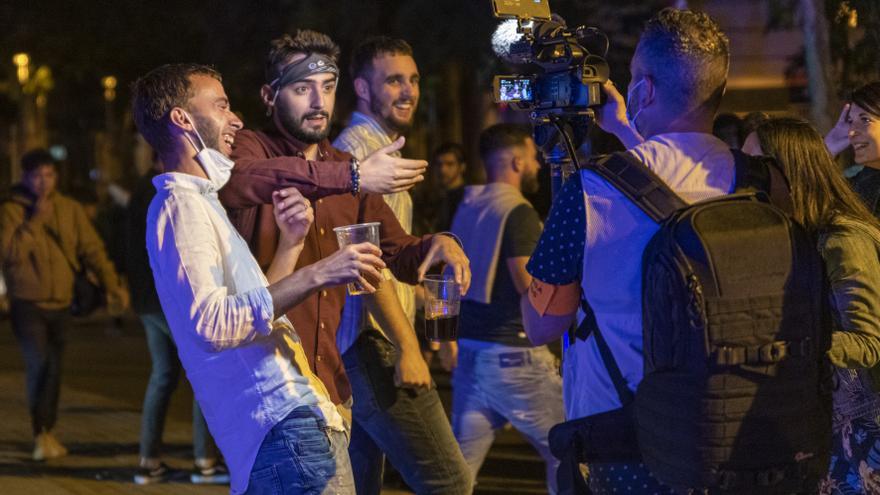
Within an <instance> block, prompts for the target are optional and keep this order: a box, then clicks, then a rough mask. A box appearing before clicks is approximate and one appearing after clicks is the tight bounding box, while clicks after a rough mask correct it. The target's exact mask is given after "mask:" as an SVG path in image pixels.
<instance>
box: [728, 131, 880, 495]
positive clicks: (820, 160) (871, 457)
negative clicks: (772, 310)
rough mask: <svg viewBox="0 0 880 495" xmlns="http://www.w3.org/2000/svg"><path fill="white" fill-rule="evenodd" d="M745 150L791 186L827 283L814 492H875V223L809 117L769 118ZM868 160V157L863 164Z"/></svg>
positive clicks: (879, 242)
mask: <svg viewBox="0 0 880 495" xmlns="http://www.w3.org/2000/svg"><path fill="white" fill-rule="evenodd" d="M743 151H745V152H746V153H749V154H753V155H769V156H772V157H773V158H775V159H776V161H777V162H778V163H779V164H780V165H781V166H782V169H783V172H784V173H785V175H786V177H787V178H788V181H789V184H790V186H791V197H792V203H793V207H794V215H793V216H794V219H795V220H797V221H798V223H800V224H801V225H803V226H804V227H806V229H807V230H808V231H809V232H810V233H811V234H813V235H814V236H815V237H816V238H817V239H818V246H819V252H820V253H821V254H822V258H823V259H824V260H825V271H826V273H827V276H828V282H829V284H830V287H831V297H830V298H829V301H830V302H831V309H832V315H833V320H834V321H833V323H832V325H833V327H832V329H833V332H832V333H831V350H830V351H829V352H828V357H829V359H830V361H831V363H832V364H834V366H835V369H834V384H835V387H834V393H833V404H834V415H833V416H832V417H833V418H834V423H833V425H832V432H833V443H832V457H831V458H832V461H831V467H830V471H829V473H828V478H827V479H826V480H825V481H824V482H823V484H822V488H821V490H820V492H819V493H822V494H828V495H831V494H835V495H836V494H846V493H877V491H878V489H880V486H878V485H877V482H876V481H875V478H876V477H877V476H878V474H880V459H878V453H880V421H878V417H880V388H878V382H877V381H876V380H877V378H880V374H878V373H875V372H873V371H871V370H872V369H873V368H874V367H875V366H876V365H877V363H880V257H878V256H880V222H878V221H877V219H876V218H874V216H873V215H872V214H871V212H870V211H868V209H867V208H866V207H865V205H864V204H863V203H862V201H861V198H860V197H859V196H858V195H857V194H856V193H855V192H853V190H852V189H851V188H850V187H849V185H848V184H847V182H846V179H845V178H844V177H843V174H842V173H841V172H840V169H839V168H838V167H837V164H836V163H834V160H833V159H832V158H831V155H830V154H829V153H828V150H827V149H826V148H825V145H824V143H823V142H822V137H821V136H820V135H819V132H818V131H817V130H816V129H815V128H814V127H813V126H812V125H811V124H810V123H808V122H805V121H802V120H798V119H792V118H781V119H770V120H768V121H766V122H764V123H763V124H761V125H759V126H758V128H757V130H756V131H755V132H753V133H752V134H750V135H749V136H748V137H747V138H746V146H745V147H744V148H743ZM869 163H870V162H869Z"/></svg>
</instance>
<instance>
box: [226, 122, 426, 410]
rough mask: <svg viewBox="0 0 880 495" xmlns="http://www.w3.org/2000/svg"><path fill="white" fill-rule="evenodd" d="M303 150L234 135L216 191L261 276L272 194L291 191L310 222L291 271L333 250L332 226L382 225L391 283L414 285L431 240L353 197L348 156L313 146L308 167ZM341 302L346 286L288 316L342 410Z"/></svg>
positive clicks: (369, 200) (382, 206)
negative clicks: (305, 205)
mask: <svg viewBox="0 0 880 495" xmlns="http://www.w3.org/2000/svg"><path fill="white" fill-rule="evenodd" d="M305 147H306V146H305V144H303V143H301V142H298V141H295V140H293V139H290V138H286V137H284V136H282V135H281V134H280V133H278V132H277V131H275V130H274V129H272V130H266V131H249V130H245V131H240V132H238V134H236V136H235V149H234V150H233V152H232V158H233V160H235V167H234V168H233V170H232V177H231V178H230V180H229V183H228V184H227V185H226V186H225V187H224V188H223V189H222V190H221V191H220V201H221V202H222V203H223V205H224V206H225V207H226V210H227V211H228V213H229V218H230V220H231V221H232V224H233V225H235V227H236V228H237V229H238V231H239V232H240V233H241V235H242V236H243V237H244V239H245V240H246V241H247V242H248V245H249V246H250V248H251V251H252V252H253V253H254V256H255V257H256V258H257V261H258V262H259V263H260V266H261V267H263V269H264V270H266V269H267V268H268V267H269V264H270V263H271V262H272V258H273V256H274V254H275V248H276V246H277V243H278V228H277V226H276V225H275V219H274V216H273V214H272V192H273V191H275V190H278V189H281V188H285V187H291V186H292V187H296V188H297V189H298V190H299V191H300V192H301V193H302V194H303V196H305V197H307V198H309V199H310V200H311V201H312V207H313V208H314V210H315V221H314V223H313V224H312V227H311V230H310V231H309V234H308V235H307V236H306V239H305V246H304V248H303V251H302V253H301V254H300V256H299V261H298V262H297V269H299V268H301V267H303V266H307V265H310V264H312V263H315V262H316V261H319V260H321V259H322V258H325V257H327V256H329V255H330V254H333V253H334V252H335V251H337V250H338V249H339V246H338V244H337V242H336V234H335V233H334V232H333V228H334V227H339V226H342V225H351V224H355V223H364V222H381V224H382V225H381V227H380V230H379V235H380V237H381V248H382V259H383V260H384V261H385V263H386V264H387V265H388V268H390V269H391V272H392V273H393V274H394V276H395V277H396V278H397V279H398V280H400V281H402V282H406V283H411V284H415V283H417V279H418V266H419V264H420V263H421V260H422V259H424V257H425V256H426V254H427V252H428V249H429V248H430V247H431V238H432V237H431V236H424V237H415V236H412V235H409V234H407V233H406V232H405V231H404V230H403V228H402V227H401V226H400V223H399V222H398V221H397V218H396V217H395V216H394V213H393V212H392V211H391V209H390V208H388V205H387V204H386V203H385V200H384V199H382V196H381V195H376V194H365V193H361V194H358V195H357V196H354V195H352V194H351V192H350V191H351V174H350V169H349V159H350V158H351V156H350V155H349V154H347V153H345V152H343V151H340V150H337V149H336V148H334V147H333V146H331V145H330V142H329V141H327V140H324V141H322V142H321V143H319V144H318V149H319V151H318V155H319V158H318V160H316V161H310V160H306V159H305V158H304V156H303V153H302V150H303V149H305ZM344 303H345V287H344V286H341V287H335V288H330V289H326V290H322V291H320V292H317V293H315V294H313V295H311V296H309V298H308V299H306V300H305V301H303V302H302V303H300V304H299V305H297V306H296V307H294V308H293V309H292V310H290V312H288V313H287V317H288V318H290V321H291V322H292V323H293V326H294V327H295V328H296V331H297V333H298V334H299V336H300V338H301V339H302V343H303V347H304V348H305V351H306V355H307V356H308V359H309V364H310V365H311V366H312V370H313V371H314V372H315V373H316V374H317V375H318V377H319V378H320V379H321V380H322V381H323V382H324V385H326V386H327V390H328V391H329V392H330V398H331V399H332V400H333V402H335V403H337V404H340V403H342V402H345V401H346V400H348V398H349V397H350V396H351V386H350V385H349V383H348V378H347V377H346V376H345V368H344V366H343V364H342V358H341V356H340V355H339V350H338V349H337V348H336V330H337V327H338V326H339V320H340V318H341V316H342V307H343V305H344Z"/></svg>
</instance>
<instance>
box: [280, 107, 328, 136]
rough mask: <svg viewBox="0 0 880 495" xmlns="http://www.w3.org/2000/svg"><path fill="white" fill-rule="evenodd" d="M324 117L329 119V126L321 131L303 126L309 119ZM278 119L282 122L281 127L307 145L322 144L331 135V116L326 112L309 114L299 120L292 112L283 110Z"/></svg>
mask: <svg viewBox="0 0 880 495" xmlns="http://www.w3.org/2000/svg"><path fill="white" fill-rule="evenodd" d="M318 115H323V116H324V117H326V118H327V125H326V126H324V128H323V129H321V130H317V131H315V130H311V129H307V128H306V127H305V126H304V125H303V124H304V123H305V121H306V119H308V118H309V117H314V116H318ZM278 119H279V120H280V121H281V127H283V128H284V130H285V131H287V132H288V133H289V134H290V135H291V136H293V137H294V138H296V139H297V140H299V141H302V142H303V143H306V144H315V143H320V142H321V141H323V140H325V139H327V136H329V135H330V114H328V113H327V112H324V111H321V110H319V111H316V112H309V113H307V114H305V115H303V116H302V117H299V118H297V117H296V116H294V115H292V114H291V113H290V112H286V111H284V110H281V111H279V112H278Z"/></svg>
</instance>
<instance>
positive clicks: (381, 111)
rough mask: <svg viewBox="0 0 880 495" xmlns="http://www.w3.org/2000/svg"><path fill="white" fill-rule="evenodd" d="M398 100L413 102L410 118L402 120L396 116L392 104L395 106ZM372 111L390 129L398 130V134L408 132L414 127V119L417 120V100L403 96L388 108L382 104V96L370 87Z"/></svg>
mask: <svg viewBox="0 0 880 495" xmlns="http://www.w3.org/2000/svg"><path fill="white" fill-rule="evenodd" d="M397 102H408V103H412V105H413V108H412V113H411V115H410V119H409V120H400V119H398V118H396V117H395V116H394V113H393V112H392V110H391V108H390V107H391V106H393V105H394V104H395V103H397ZM370 112H372V113H373V115H378V116H379V117H381V118H382V120H383V121H384V124H385V126H386V127H388V129H390V130H392V131H394V132H396V133H397V134H406V133H407V132H409V130H410V129H412V125H413V120H415V115H416V102H415V100H413V99H412V98H405V99H404V98H401V99H399V100H395V101H392V102H391V103H390V104H389V106H388V108H386V107H385V106H383V105H382V101H381V97H380V96H379V95H378V94H376V93H374V92H373V89H372V88H370Z"/></svg>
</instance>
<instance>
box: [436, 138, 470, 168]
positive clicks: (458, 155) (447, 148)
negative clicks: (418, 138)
mask: <svg viewBox="0 0 880 495" xmlns="http://www.w3.org/2000/svg"><path fill="white" fill-rule="evenodd" d="M447 153H452V154H453V155H455V159H456V160H458V162H459V163H464V146H462V145H460V144H458V143H453V142H446V143H443V144H441V145H440V146H438V147H437V149H435V150H434V154H432V155H431V156H432V157H434V158H437V157H438V156H440V155H445V154H447Z"/></svg>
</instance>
